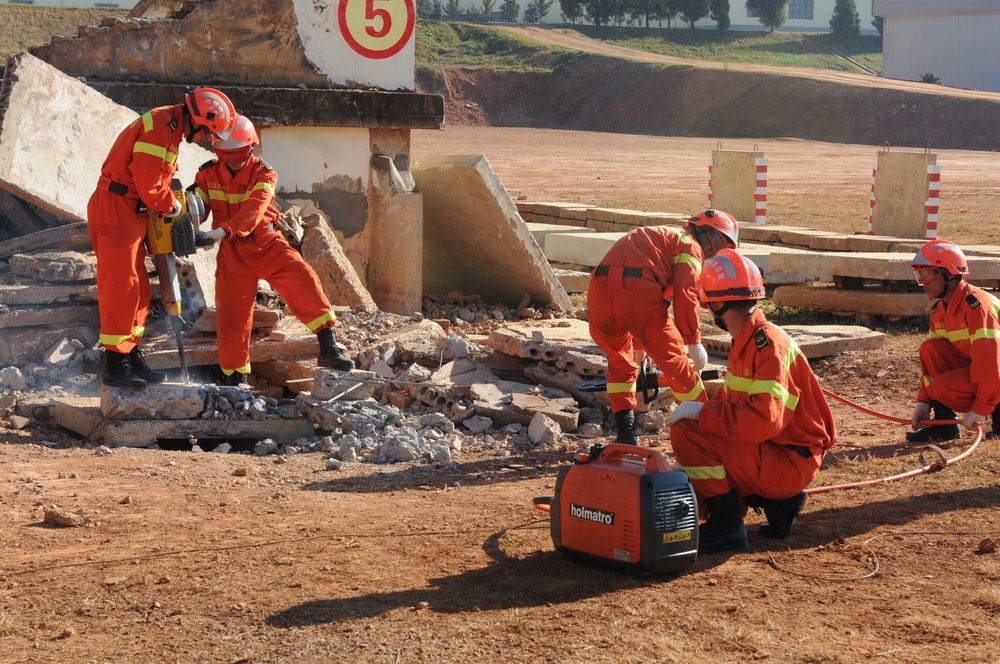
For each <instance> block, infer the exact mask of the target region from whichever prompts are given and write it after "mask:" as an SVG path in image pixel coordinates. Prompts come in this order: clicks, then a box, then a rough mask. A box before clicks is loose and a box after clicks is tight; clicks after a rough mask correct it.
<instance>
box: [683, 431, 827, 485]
mask: <svg viewBox="0 0 1000 664" xmlns="http://www.w3.org/2000/svg"><path fill="white" fill-rule="evenodd" d="M670 445H671V447H673V450H674V458H676V459H677V463H679V464H680V465H681V468H683V469H684V471H685V472H687V473H688V477H689V478H690V479H691V484H692V485H693V486H694V490H695V493H696V494H697V495H698V497H699V499H704V498H711V497H712V496H719V495H722V494H724V493H728V492H729V491H731V490H732V489H737V490H738V491H739V492H740V495H741V496H763V497H765V498H775V499H781V498H788V497H789V496H793V495H795V494H796V493H798V492H799V491H802V490H803V489H804V488H806V487H807V486H809V483H810V482H812V481H813V480H814V479H815V478H816V475H817V474H818V473H819V467H820V464H821V459H820V458H819V457H818V456H812V457H809V458H805V457H802V456H801V455H799V454H798V453H796V452H793V451H792V450H789V449H787V448H785V447H783V446H781V445H777V444H775V443H770V442H764V443H761V444H760V445H747V444H744V443H741V442H739V436H738V435H737V434H736V433H735V432H733V433H732V434H731V435H730V436H729V437H727V436H722V435H719V434H716V433H712V432H706V431H701V430H700V429H699V428H698V423H697V422H695V421H693V420H681V421H680V422H678V423H677V424H676V425H674V426H672V427H671V428H670Z"/></svg>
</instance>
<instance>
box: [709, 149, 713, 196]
mask: <svg viewBox="0 0 1000 664" xmlns="http://www.w3.org/2000/svg"><path fill="white" fill-rule="evenodd" d="M712 165H713V161H712V159H711V157H710V158H709V159H708V207H712V196H713V192H712Z"/></svg>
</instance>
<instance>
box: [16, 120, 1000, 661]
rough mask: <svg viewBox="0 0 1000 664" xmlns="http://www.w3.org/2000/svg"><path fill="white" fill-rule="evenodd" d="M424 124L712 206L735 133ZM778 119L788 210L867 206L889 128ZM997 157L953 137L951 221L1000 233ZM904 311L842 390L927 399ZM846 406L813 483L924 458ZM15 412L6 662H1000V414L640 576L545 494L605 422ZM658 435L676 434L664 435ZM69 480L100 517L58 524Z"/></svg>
mask: <svg viewBox="0 0 1000 664" xmlns="http://www.w3.org/2000/svg"><path fill="white" fill-rule="evenodd" d="M415 134H416V135H415V136H414V139H413V154H414V155H415V157H417V158H419V156H420V155H422V154H432V153H438V154H441V153H482V154H486V155H487V156H488V157H489V159H490V161H491V163H492V164H493V166H494V169H495V170H496V172H497V173H498V174H499V175H500V177H501V179H502V180H503V181H504V183H505V184H506V186H507V188H508V189H509V190H510V191H511V193H512V194H514V195H515V196H526V197H528V198H529V199H531V200H570V201H579V202H586V203H593V204H595V205H606V206H615V207H631V208H639V209H657V210H667V211H692V210H696V209H701V208H702V207H704V203H705V198H704V196H705V187H706V181H707V166H706V165H707V159H708V155H709V151H710V150H711V149H712V147H714V146H715V144H716V140H715V139H693V138H690V139H678V138H664V137H651V136H639V135H621V134H618V135H612V134H600V133H595V132H567V131H544V130H538V129H516V128H512V129H499V128H489V127H454V126H450V127H449V128H448V129H447V130H445V131H443V132H415ZM728 143H729V141H727V147H733V148H749V147H752V143H753V141H751V140H748V141H746V143H742V144H739V145H731V144H728ZM760 145H761V147H762V148H763V149H765V150H766V151H767V153H768V156H769V158H770V160H771V168H772V174H773V175H772V180H771V192H772V197H771V199H770V203H771V205H770V212H771V214H772V215H773V220H774V221H777V222H779V223H788V224H796V225H809V226H814V227H820V228H831V229H832V228H837V229H839V230H846V229H851V230H857V231H860V230H863V229H864V228H863V227H864V225H865V224H866V222H867V201H868V198H867V197H868V193H869V189H868V188H869V187H870V168H871V161H872V160H873V157H874V154H873V150H874V149H873V148H870V147H864V146H841V145H834V144H827V143H810V142H806V141H798V140H773V139H769V140H767V141H763V140H762V141H760ZM997 160H998V158H997V155H995V154H993V153H975V152H961V151H949V152H946V153H945V154H944V155H943V156H942V157H941V158H940V159H939V163H942V170H943V173H944V177H943V180H944V183H945V184H943V194H942V212H941V215H942V220H943V222H942V223H943V224H952V223H954V224H955V229H956V235H957V234H958V228H959V226H960V224H959V220H961V222H962V224H961V227H962V228H965V227H966V226H967V227H968V230H967V232H968V233H969V235H968V237H969V238H975V239H976V240H977V241H983V242H985V241H987V240H988V239H991V238H992V237H993V235H994V231H993V230H992V229H994V228H995V227H996V226H995V223H990V224H983V223H982V219H983V215H984V214H985V213H984V210H986V209H989V208H990V207H992V206H994V205H995V203H996V201H997V200H1000V198H998V196H997V192H996V186H997V184H996V180H995V173H996V172H997V165H998V164H997ZM959 192H961V195H960V194H959ZM990 214H992V213H990ZM949 228H950V226H949ZM963 232H966V231H963ZM942 234H943V235H946V233H945V232H944V231H942ZM890 331H891V332H893V334H891V335H890V337H889V341H888V343H887V345H886V348H885V349H883V350H879V351H865V352H859V353H853V354H849V355H842V356H838V357H834V358H829V359H824V360H817V361H814V363H813V365H814V368H815V370H816V372H817V375H818V376H819V377H820V380H821V382H822V384H823V385H824V387H826V388H827V389H828V390H830V391H832V392H834V393H837V394H839V395H842V396H844V397H846V398H848V399H852V400H855V401H857V402H859V403H861V404H864V405H866V406H869V407H871V408H872V409H874V410H877V411H879V412H882V413H886V414H890V415H893V416H897V417H908V415H909V412H910V410H911V402H912V397H913V394H914V392H915V389H916V384H917V374H918V367H917V360H916V355H915V348H916V345H917V343H919V338H920V335H919V334H918V333H914V330H913V329H902V328H901V329H900V330H898V331H897V330H894V329H891V330H890ZM897 332H898V333H897ZM832 407H833V409H834V415H835V417H836V419H837V426H838V432H839V442H838V444H837V446H836V447H835V448H834V449H833V450H832V452H831V453H830V454H829V455H828V456H827V459H826V461H825V463H824V467H823V470H822V472H821V473H820V476H819V478H818V479H817V481H816V483H815V485H816V486H825V485H832V484H838V483H844V482H857V481H863V480H871V479H875V478H879V477H886V476H891V475H894V474H898V473H902V472H905V471H909V470H911V469H915V468H918V467H920V459H919V454H920V450H918V449H915V448H913V447H909V446H907V445H906V444H905V442H904V438H903V431H904V430H905V427H903V426H901V425H898V424H892V423H889V422H886V421H883V420H880V419H876V418H874V417H871V416H869V415H866V414H863V413H860V412H858V411H856V410H853V409H850V408H848V407H846V406H843V405H840V404H837V403H834V404H833V406H832ZM0 437H2V441H3V443H2V444H0V547H2V550H3V552H4V555H3V558H2V560H0V661H3V662H36V661H49V662H82V661H92V662H111V661H115V662H131V661H138V660H140V659H143V660H146V661H152V662H292V661H294V662H331V661H338V662H339V661H345V662H442V661H450V662H467V661H473V660H478V661H484V662H506V661H510V660H512V659H516V660H519V661H524V662H615V663H617V662H747V661H771V662H860V661H877V662H914V663H916V662H921V663H922V662H996V661H1000V654H998V646H1000V553H997V552H987V549H988V548H989V547H984V546H981V542H982V541H983V540H984V539H987V538H992V539H994V540H998V539H1000V511H998V510H997V505H998V502H1000V479H998V478H1000V449H998V448H997V444H996V441H992V440H989V441H984V442H983V443H982V444H981V445H979V447H978V448H977V449H976V450H975V451H974V452H973V453H972V454H971V455H970V456H969V457H968V458H966V459H964V460H962V461H960V462H958V463H956V464H954V465H952V466H950V467H948V468H947V469H945V470H944V471H942V472H939V473H930V474H924V475H920V476H918V477H915V478H911V479H907V480H903V481H900V482H894V483H891V484H881V485H877V486H871V487H867V488H863V489H859V490H841V491H832V492H826V493H817V494H815V495H813V496H811V497H810V500H809V502H808V503H807V505H806V507H805V510H804V513H803V515H802V517H801V518H800V520H799V522H798V523H797V524H796V527H795V530H794V532H793V534H792V535H791V536H790V537H789V538H788V539H787V540H783V541H780V542H777V541H771V540H765V539H762V538H760V537H758V536H757V535H756V533H755V532H754V531H755V529H756V524H757V523H759V521H761V517H760V516H758V515H756V514H754V513H753V512H751V513H750V514H748V517H747V521H748V526H749V528H750V530H751V550H750V551H749V552H746V553H740V554H734V555H725V554H723V555H712V556H703V557H701V558H699V559H698V560H697V562H696V563H695V564H694V566H692V567H690V568H688V569H686V570H684V571H682V572H680V573H677V574H672V575H666V576H658V577H657V576H654V577H635V576H629V575H624V574H619V573H615V572H611V571H606V570H603V569H601V568H597V567H592V566H587V565H582V564H577V563H574V562H571V561H569V560H568V559H567V558H565V557H564V556H563V555H561V554H559V553H557V552H555V551H554V550H553V546H552V540H551V537H550V533H549V519H548V516H547V515H546V514H545V513H543V512H540V511H538V510H537V509H535V508H534V507H533V506H532V498H533V497H535V496H545V495H551V494H552V492H553V489H554V483H555V476H556V473H557V471H558V469H559V468H560V467H562V466H564V465H565V464H567V463H570V462H571V461H572V459H573V455H574V453H575V452H576V451H577V450H579V449H585V448H586V447H588V446H589V444H590V443H591V442H593V441H591V440H585V439H580V438H574V437H570V436H567V437H566V438H564V440H563V443H562V447H561V448H560V449H556V450H554V451H544V452H543V451H538V452H534V453H528V454H517V453H515V454H511V453H510V452H509V451H508V450H506V449H505V448H504V447H503V446H502V445H501V446H498V447H497V448H496V449H494V450H492V451H484V450H470V451H468V452H466V453H463V454H461V455H459V456H457V457H456V459H455V463H453V464H449V465H446V466H443V467H440V468H438V467H434V466H431V465H426V464H419V463H414V464H395V465H388V466H377V465H374V464H364V463H355V464H347V465H346V466H345V467H344V469H343V470H341V471H326V470H324V461H325V459H324V458H323V456H322V455H318V454H300V455H292V456H283V457H250V456H241V455H234V454H230V455H220V454H210V453H205V454H196V453H190V452H168V451H152V450H144V449H122V448H119V449H115V450H113V451H112V453H111V454H110V455H99V454H98V453H97V451H95V450H94V449H93V448H90V447H88V446H86V445H85V444H84V443H83V442H82V441H79V440H77V439H75V438H73V437H71V436H68V435H67V434H65V433H64V432H60V431H56V430H54V429H50V428H47V427H46V426H45V425H44V424H43V423H40V422H35V423H33V424H31V425H30V426H29V427H28V428H27V429H24V430H14V429H10V428H5V429H2V430H0ZM972 443H973V438H972V437H970V435H969V434H968V433H966V434H965V435H964V437H963V439H962V440H960V441H953V443H951V444H946V445H942V449H943V450H944V453H945V454H946V455H947V456H948V457H949V458H953V457H955V456H956V455H957V454H959V453H961V452H962V451H963V450H965V449H967V448H968V447H969V446H970V445H971V444H972ZM641 444H643V445H646V446H656V447H657V448H658V449H659V450H660V451H662V452H664V453H665V454H666V455H667V456H668V457H669V452H670V447H669V441H668V440H667V439H666V438H665V437H659V436H657V437H646V438H642V439H641ZM928 457H930V458H932V457H931V455H930V453H928ZM52 505H57V506H59V507H60V508H61V509H64V510H70V511H73V512H78V513H82V514H85V515H86V516H87V517H88V518H89V520H90V521H89V523H88V524H86V525H83V526H80V527H75V528H60V527H55V526H50V525H48V524H45V523H43V522H42V514H43V510H44V509H45V508H46V507H50V506H52Z"/></svg>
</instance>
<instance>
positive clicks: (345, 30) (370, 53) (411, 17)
mask: <svg viewBox="0 0 1000 664" xmlns="http://www.w3.org/2000/svg"><path fill="white" fill-rule="evenodd" d="M354 1H355V2H357V1H358V0H354ZM361 1H362V2H365V3H366V6H368V5H370V4H371V3H372V0H361ZM397 1H398V0H397ZM349 2H351V0H340V7H338V9H337V19H338V22H339V23H340V34H342V35H343V36H344V39H345V40H346V41H347V43H348V45H350V47H351V48H352V49H354V50H355V51H356V52H358V53H360V54H361V55H363V56H365V57H366V58H371V59H373V60H383V59H385V58H391V57H392V56H394V55H396V54H397V53H399V52H400V51H401V50H402V49H403V47H404V46H406V44H407V42H409V41H410V37H411V36H412V35H413V27H414V25H415V24H416V20H417V16H416V11H415V10H414V7H413V0H402V3H403V5H405V7H406V27H405V28H404V29H403V34H402V35H400V37H399V39H398V40H396V42H395V43H393V44H392V45H391V46H389V48H384V49H381V50H378V51H376V50H374V49H371V48H368V47H367V46H364V45H362V44H361V43H360V42H359V41H358V40H357V39H355V38H354V35H353V34H351V29H350V26H348V24H347V5H348V3H349ZM375 11H379V12H384V11H385V10H375ZM384 24H385V23H384V19H383V25H384Z"/></svg>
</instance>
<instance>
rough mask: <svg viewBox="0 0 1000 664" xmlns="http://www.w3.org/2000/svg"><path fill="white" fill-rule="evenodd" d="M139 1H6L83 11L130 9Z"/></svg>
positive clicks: (8, 0)
mask: <svg viewBox="0 0 1000 664" xmlns="http://www.w3.org/2000/svg"><path fill="white" fill-rule="evenodd" d="M138 3H139V0H6V4H10V5H37V6H39V7H82V8H85V9H94V8H97V9H132V8H133V7H135V6H136V5H137V4H138Z"/></svg>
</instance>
